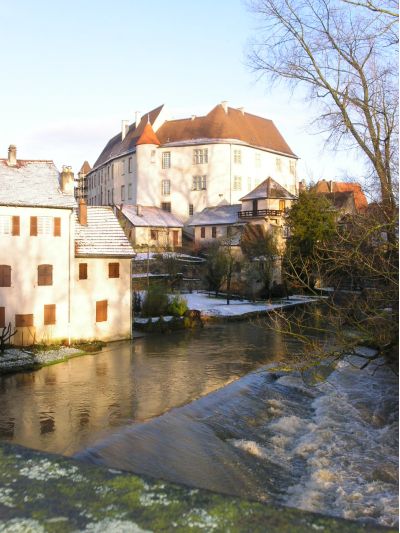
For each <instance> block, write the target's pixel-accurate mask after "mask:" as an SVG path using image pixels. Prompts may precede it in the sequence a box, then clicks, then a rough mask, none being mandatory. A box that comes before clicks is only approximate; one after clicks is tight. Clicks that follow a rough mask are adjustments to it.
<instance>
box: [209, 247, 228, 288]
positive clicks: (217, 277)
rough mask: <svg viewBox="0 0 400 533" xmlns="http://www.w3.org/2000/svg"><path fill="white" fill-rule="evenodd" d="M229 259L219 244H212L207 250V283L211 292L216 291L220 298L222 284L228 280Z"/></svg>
mask: <svg viewBox="0 0 400 533" xmlns="http://www.w3.org/2000/svg"><path fill="white" fill-rule="evenodd" d="M227 270H228V258H227V255H226V253H225V251H224V249H223V247H222V246H221V245H220V244H219V243H215V244H212V245H211V246H210V247H209V248H208V250H207V261H206V271H205V276H204V277H205V282H206V284H207V289H208V290H209V291H214V292H215V295H216V296H218V292H219V291H220V289H221V286H222V284H223V283H224V281H225V280H226V276H227Z"/></svg>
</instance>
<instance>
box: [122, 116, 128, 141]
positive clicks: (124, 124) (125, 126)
mask: <svg viewBox="0 0 400 533" xmlns="http://www.w3.org/2000/svg"><path fill="white" fill-rule="evenodd" d="M128 130H129V120H122V121H121V141H123V140H124V139H125V137H126V134H127V133H128Z"/></svg>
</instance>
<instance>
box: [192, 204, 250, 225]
mask: <svg viewBox="0 0 400 533" xmlns="http://www.w3.org/2000/svg"><path fill="white" fill-rule="evenodd" d="M241 207H242V206H241V205H240V204H234V205H218V206H216V207H206V208H205V209H203V211H201V212H200V213H195V214H194V215H193V216H192V218H191V219H190V220H189V221H188V222H187V223H186V226H218V225H220V224H223V225H226V224H235V223H238V212H239V211H240V210H241Z"/></svg>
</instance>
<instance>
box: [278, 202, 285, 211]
mask: <svg viewBox="0 0 400 533" xmlns="http://www.w3.org/2000/svg"><path fill="white" fill-rule="evenodd" d="M279 211H285V200H279Z"/></svg>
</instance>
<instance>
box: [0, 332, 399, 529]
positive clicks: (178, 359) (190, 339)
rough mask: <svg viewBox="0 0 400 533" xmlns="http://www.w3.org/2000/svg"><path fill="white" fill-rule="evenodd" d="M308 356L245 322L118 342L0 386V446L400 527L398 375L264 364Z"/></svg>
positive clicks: (293, 344)
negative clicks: (316, 373) (311, 371)
mask: <svg viewBox="0 0 400 533" xmlns="http://www.w3.org/2000/svg"><path fill="white" fill-rule="evenodd" d="M298 350H299V346H298V345H297V344H296V342H294V341H292V342H291V343H290V344H284V343H283V342H282V339H281V338H280V336H279V335H278V334H276V333H274V332H269V331H267V330H265V329H264V328H261V327H258V326H257V325H254V324H250V323H246V322H240V323H234V324H226V325H214V326H210V327H206V328H205V329H203V330H197V331H193V332H185V333H183V334H182V333H180V334H173V335H170V336H152V337H147V338H144V339H140V340H137V341H134V342H133V343H119V344H113V345H109V346H108V347H107V348H106V349H105V350H104V351H103V352H102V353H100V354H95V355H90V356H85V357H82V358H76V359H72V360H69V361H67V362H65V363H61V364H58V365H55V366H52V367H47V368H43V369H41V370H39V371H37V372H34V373H25V374H17V375H14V376H6V377H2V378H1V379H0V401H1V405H2V410H1V412H0V438H3V439H7V440H12V441H14V442H17V443H20V444H24V445H26V446H30V447H33V448H38V449H41V450H46V451H53V452H59V453H63V454H66V455H73V454H74V455H75V456H76V457H78V458H79V459H82V460H85V461H90V462H93V463H96V464H104V465H107V466H111V467H113V468H119V469H123V470H128V471H132V472H136V473H141V474H146V475H150V476H154V477H157V478H164V479H167V480H170V481H176V482H180V483H185V484H187V485H190V486H194V487H203V488H207V489H211V490H216V491H219V492H223V493H227V494H235V495H240V496H244V497H250V498H252V499H258V500H261V501H271V502H275V503H280V504H284V505H288V506H292V507H298V508H302V509H307V510H311V511H317V512H321V513H325V514H333V515H337V516H343V517H346V518H352V519H358V520H363V521H367V522H368V521H371V522H375V523H381V524H384V525H392V524H394V523H395V522H396V519H397V509H396V508H397V492H398V488H397V487H398V482H397V480H398V474H397V442H398V441H397V435H398V422H397V420H398V408H397V406H398V395H397V390H398V389H397V379H396V377H395V376H394V375H393V374H392V373H391V372H390V371H389V370H388V369H386V368H383V367H382V368H378V369H377V370H376V371H375V372H373V369H374V368H375V363H372V365H371V366H370V367H369V368H367V369H365V370H362V371H361V370H359V369H358V368H357V365H358V366H360V364H361V363H362V362H363V360H361V359H360V360H358V358H353V360H352V361H351V363H352V364H349V363H348V362H345V363H341V364H340V365H339V367H338V368H337V369H336V370H334V371H333V372H332V373H331V374H330V375H329V377H328V378H327V379H326V380H325V381H324V382H323V383H320V384H319V385H315V384H314V385H312V386H311V385H310V386H308V385H306V384H305V382H304V380H303V379H302V378H301V377H300V376H298V375H296V374H295V373H291V374H281V373H276V372H270V371H268V370H266V369H265V365H266V364H268V363H271V362H274V361H278V360H283V359H285V358H287V357H290V353H291V352H298Z"/></svg>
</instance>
